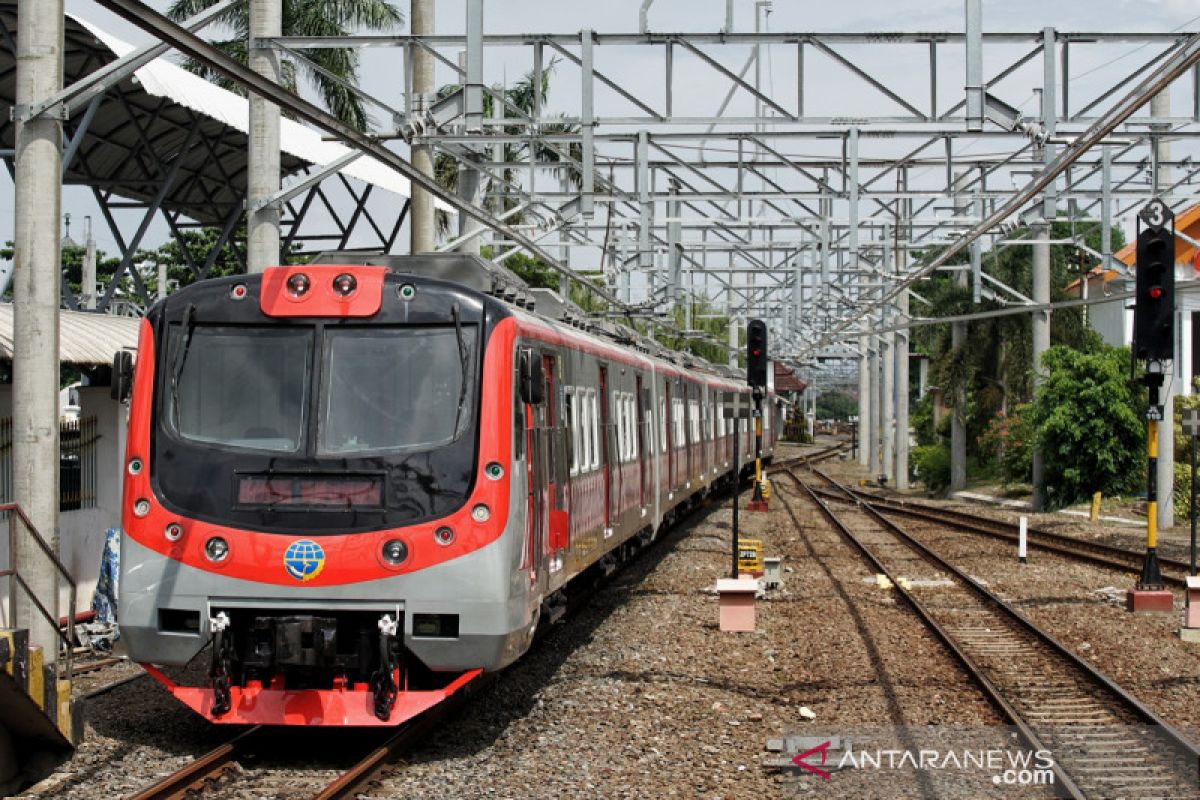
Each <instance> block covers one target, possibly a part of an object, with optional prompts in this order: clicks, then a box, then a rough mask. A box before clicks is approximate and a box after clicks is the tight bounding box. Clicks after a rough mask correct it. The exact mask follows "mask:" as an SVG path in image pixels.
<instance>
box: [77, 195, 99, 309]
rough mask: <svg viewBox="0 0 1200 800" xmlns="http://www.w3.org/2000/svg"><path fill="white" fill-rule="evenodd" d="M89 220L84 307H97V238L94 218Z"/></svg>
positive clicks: (85, 261) (84, 272)
mask: <svg viewBox="0 0 1200 800" xmlns="http://www.w3.org/2000/svg"><path fill="white" fill-rule="evenodd" d="M85 219H86V220H87V244H86V245H85V249H84V251H83V297H82V298H80V299H82V300H83V307H84V308H89V309H91V308H95V307H96V239H95V238H94V237H93V236H92V218H91V217H85Z"/></svg>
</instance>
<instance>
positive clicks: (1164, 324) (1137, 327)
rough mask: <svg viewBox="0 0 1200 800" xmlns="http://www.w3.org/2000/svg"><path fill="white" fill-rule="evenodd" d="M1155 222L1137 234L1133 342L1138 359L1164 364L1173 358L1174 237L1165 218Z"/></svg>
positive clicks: (1141, 227) (1161, 216) (1162, 216)
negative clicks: (1162, 362) (1157, 222)
mask: <svg viewBox="0 0 1200 800" xmlns="http://www.w3.org/2000/svg"><path fill="white" fill-rule="evenodd" d="M1158 202H1160V201H1158ZM1160 205H1161V202H1160ZM1143 217H1144V215H1143ZM1155 221H1160V222H1159V224H1157V225H1156V224H1147V225H1145V226H1144V227H1143V226H1139V227H1140V230H1139V231H1138V237H1137V284H1136V291H1135V293H1134V305H1133V342H1134V353H1135V355H1136V356H1137V357H1138V358H1142V359H1147V360H1152V361H1165V360H1168V359H1171V358H1173V357H1174V355H1175V234H1174V232H1173V231H1172V229H1171V227H1170V226H1169V225H1167V224H1164V223H1166V222H1168V221H1169V220H1168V219H1167V218H1166V217H1165V215H1161V214H1160V215H1159V216H1158V217H1157V218H1156V219H1155Z"/></svg>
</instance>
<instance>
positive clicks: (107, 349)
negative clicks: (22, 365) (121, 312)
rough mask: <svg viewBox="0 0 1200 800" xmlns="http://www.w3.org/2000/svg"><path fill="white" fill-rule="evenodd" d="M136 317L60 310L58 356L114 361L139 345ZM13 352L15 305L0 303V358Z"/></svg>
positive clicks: (79, 363)
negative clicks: (120, 353)
mask: <svg viewBox="0 0 1200 800" xmlns="http://www.w3.org/2000/svg"><path fill="white" fill-rule="evenodd" d="M140 322H141V320H140V319H139V318H137V317H120V316H115V315H112V314H91V313H87V312H84V311H67V310H65V309H64V310H63V311H60V312H59V329H58V360H59V362H60V363H63V364H75V365H77V366H86V365H101V364H111V363H112V360H113V356H114V355H116V354H117V352H118V351H120V350H133V349H134V348H136V347H137V339H138V325H139V323H140ZM12 356H13V305H12V303H0V361H11V360H12Z"/></svg>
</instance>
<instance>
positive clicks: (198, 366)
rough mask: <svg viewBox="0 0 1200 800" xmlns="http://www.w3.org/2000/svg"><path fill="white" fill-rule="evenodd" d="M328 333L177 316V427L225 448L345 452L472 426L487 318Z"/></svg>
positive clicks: (387, 448) (403, 447)
mask: <svg viewBox="0 0 1200 800" xmlns="http://www.w3.org/2000/svg"><path fill="white" fill-rule="evenodd" d="M320 339H321V341H320V342H317V331H315V330H314V329H312V328H296V329H287V328H282V329H281V328H249V329H248V328H222V327H205V326H196V327H194V328H193V329H192V330H191V331H190V332H189V331H186V330H181V329H180V328H178V327H176V328H175V329H174V330H173V331H172V336H171V347H170V348H169V354H168V358H167V359H166V362H165V364H164V367H165V368H166V370H167V372H168V383H167V392H166V397H165V398H164V399H165V403H164V408H165V412H166V423H167V427H168V429H170V430H171V431H172V433H174V434H175V435H176V436H177V437H179V438H181V439H184V440H187V441H190V442H193V443H197V444H207V445H211V446H216V447H220V448H223V449H225V448H232V449H248V450H261V451H270V452H275V453H280V454H283V453H291V454H302V453H304V452H314V451H315V455H316V456H317V457H318V458H320V457H328V458H344V457H347V456H356V455H368V454H381V453H388V452H413V451H427V450H431V449H435V448H438V447H444V446H445V445H447V444H449V443H451V442H453V441H454V440H455V439H457V438H458V437H459V436H461V435H462V433H463V431H464V430H465V428H466V427H467V426H468V424H469V422H470V414H469V412H470V410H471V409H470V408H469V406H470V403H469V399H470V397H471V392H472V389H473V386H472V376H473V375H474V374H475V366H474V364H475V352H476V341H477V338H476V333H475V326H473V325H462V326H459V327H453V326H450V327H433V328H378V327H374V328H327V329H325V330H324V332H323V334H322V335H321V336H320ZM314 353H320V356H321V358H320V360H319V363H314V361H313V356H314ZM314 373H318V380H317V381H314V380H313V375H314ZM314 383H315V385H316V397H317V402H316V403H315V404H314V403H313V402H311V400H310V396H311V395H312V394H313V391H314ZM310 414H311V415H315V418H316V419H317V422H318V424H317V426H316V430H315V432H312V431H310V427H311V426H310V425H309V424H308V423H309V418H310ZM314 434H315V442H314V443H313V444H312V445H310V444H309V441H308V440H309V439H310V438H313V436H314Z"/></svg>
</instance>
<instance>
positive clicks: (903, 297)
mask: <svg viewBox="0 0 1200 800" xmlns="http://www.w3.org/2000/svg"><path fill="white" fill-rule="evenodd" d="M897 180H898V182H899V186H900V187H902V188H908V170H907V169H903V170H902V171H901V173H900V175H899V176H898V178H897ZM910 203H911V201H908V200H901V201H899V204H900V208H902V209H903V216H902V218H901V220H900V225H898V226H897V227H896V245H895V251H894V256H895V260H896V273H897V274H900V273H903V272H905V271H906V269H907V267H908V244H907V242H908V241H909V240H910V239H911V238H912V235H911V232H910V228H909V224H908V220H909V217H910V216H911V211H912V210H911V206H910ZM902 242H903V243H904V244H901V243H902ZM908 318H909V317H908V292H901V293H900V294H899V295H897V297H896V319H897V321H898V322H902V323H903V322H907V321H908ZM895 337H896V339H895V347H896V466H895V471H894V472H893V475H894V478H893V480H894V481H895V486H896V488H897V489H899V490H901V491H904V490H906V489H908V397H909V385H908V381H909V378H908V349H909V341H908V331H907V330H906V329H903V328H902V329H900V330H898V331H896V333H895Z"/></svg>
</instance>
